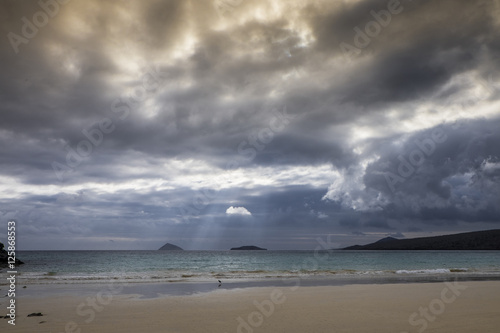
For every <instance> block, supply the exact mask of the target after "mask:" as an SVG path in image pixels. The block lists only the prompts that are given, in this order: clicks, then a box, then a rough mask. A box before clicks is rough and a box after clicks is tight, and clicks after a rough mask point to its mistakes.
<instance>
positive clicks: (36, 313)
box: [28, 312, 43, 317]
mask: <svg viewBox="0 0 500 333" xmlns="http://www.w3.org/2000/svg"><path fill="white" fill-rule="evenodd" d="M42 316H43V314H42V313H41V312H33V313H30V314H29V315H28V317H42Z"/></svg>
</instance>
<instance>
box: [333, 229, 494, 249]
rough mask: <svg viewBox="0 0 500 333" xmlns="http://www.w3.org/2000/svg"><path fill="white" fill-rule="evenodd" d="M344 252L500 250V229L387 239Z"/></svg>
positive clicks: (355, 246) (352, 247) (356, 246)
mask: <svg viewBox="0 0 500 333" xmlns="http://www.w3.org/2000/svg"><path fill="white" fill-rule="evenodd" d="M342 250H500V229H495V230H485V231H475V232H466V233H460V234H454V235H445V236H434V237H421V238H409V239H396V238H392V237H386V238H383V239H381V240H379V241H377V242H375V243H371V244H367V245H354V246H349V247H346V248H343V249H342Z"/></svg>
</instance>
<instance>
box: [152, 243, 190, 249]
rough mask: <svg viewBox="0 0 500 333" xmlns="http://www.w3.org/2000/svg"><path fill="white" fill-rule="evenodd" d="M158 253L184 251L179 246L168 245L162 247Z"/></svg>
mask: <svg viewBox="0 0 500 333" xmlns="http://www.w3.org/2000/svg"><path fill="white" fill-rule="evenodd" d="M158 251H184V249H183V248H181V247H179V246H177V245H174V244H170V243H167V244H165V245H163V246H162V247H160V248H159V249H158Z"/></svg>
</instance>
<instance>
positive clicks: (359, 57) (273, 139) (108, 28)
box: [0, 0, 500, 249]
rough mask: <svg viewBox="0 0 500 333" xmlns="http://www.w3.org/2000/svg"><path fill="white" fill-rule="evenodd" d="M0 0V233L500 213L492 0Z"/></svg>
mask: <svg viewBox="0 0 500 333" xmlns="http://www.w3.org/2000/svg"><path fill="white" fill-rule="evenodd" d="M0 7H1V10H0V18H1V19H2V33H3V36H4V38H3V39H2V41H1V43H2V44H1V48H0V57H1V59H2V61H1V65H0V66H1V68H2V77H1V79H0V102H1V103H0V120H1V121H0V165H1V168H0V180H1V181H0V186H1V196H0V203H1V209H0V222H1V223H0V226H3V227H2V229H0V237H3V238H5V237H6V230H7V227H6V226H7V221H9V220H11V219H14V220H16V221H17V225H18V229H19V232H18V237H19V240H18V242H19V249H156V248H158V247H160V246H161V245H163V244H164V243H165V242H167V241H168V242H171V243H175V244H177V245H179V246H181V247H183V248H185V249H227V248H230V247H233V246H240V245H247V244H255V245H259V246H262V247H266V248H269V249H314V248H316V246H317V244H318V237H326V236H327V235H329V236H330V238H331V239H332V241H334V242H335V243H336V244H338V246H348V245H352V244H354V243H357V242H360V243H368V242H370V241H375V240H377V239H379V238H382V237H385V236H386V235H388V234H391V235H400V236H405V237H417V236H427V235H431V234H447V233H454V232H462V231H472V230H482V229H493V228H498V227H499V223H500V208H499V205H498V203H499V202H500V134H499V131H498V129H499V128H500V109H499V107H500V73H499V72H498V68H500V60H499V59H500V57H499V55H500V38H499V37H500V33H499V31H500V19H499V18H500V2H499V1H466V0H463V1H457V0H453V1H452V0H440V1H430V0H420V1H409V0H408V1H406V0H401V1H395V0H383V1H382V0H377V1H372V0H370V1H368V0H352V1H349V0H343V1H340V0H339V1H327V2H325V1H315V0H310V1H299V0H292V1H285V0H275V1H271V0H260V1H247V0H242V1H225V0H216V1H193V0H188V1H186V0H182V1H181V0H179V1H176V0H168V1H161V0H147V1H141V2H137V1H107V2H104V3H103V2H100V1H80V0H73V1H62V0H59V1H56V0H41V1H39V2H34V1H3V2H2V4H0ZM346 45H348V46H347V47H346ZM231 208H232V209H231ZM228 212H229V213H228ZM110 240H112V242H110Z"/></svg>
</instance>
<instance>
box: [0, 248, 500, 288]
mask: <svg viewBox="0 0 500 333" xmlns="http://www.w3.org/2000/svg"><path fill="white" fill-rule="evenodd" d="M18 257H19V258H20V259H21V260H23V261H24V262H25V264H24V265H21V266H19V267H18V283H20V284H21V283H24V284H72V283H78V284H81V283H90V284H91V283H101V282H106V281H117V280H119V281H126V282H127V283H140V282H165V283H170V282H172V283H174V282H200V283H201V282H203V283H206V282H209V283H213V282H214V281H217V280H223V281H224V282H241V281H258V280H267V281H277V280H286V279H294V278H300V279H303V280H308V279H309V280H328V281H351V282H352V281H365V282H366V281H368V282H370V281H395V280H403V281H406V280H411V279H418V280H419V281H421V280H429V281H432V280H435V279H440V278H446V279H451V278H457V277H462V278H474V279H479V278H484V279H496V278H499V277H500V251H341V250H333V251H316V252H315V251H22V252H19V253H18ZM4 283H6V282H4V281H1V282H0V284H4Z"/></svg>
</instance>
